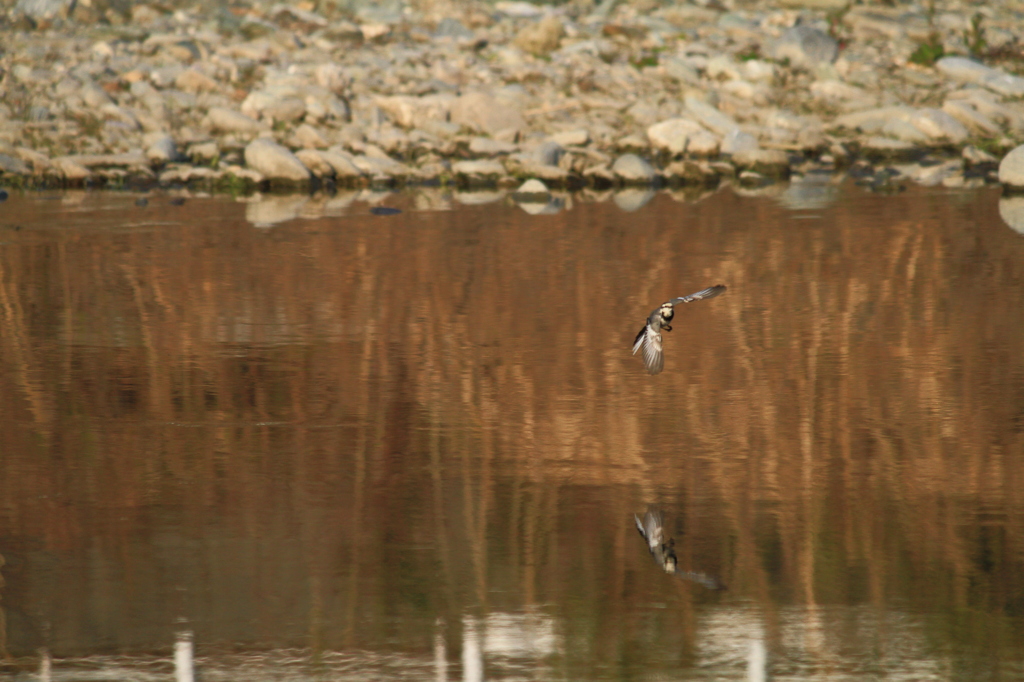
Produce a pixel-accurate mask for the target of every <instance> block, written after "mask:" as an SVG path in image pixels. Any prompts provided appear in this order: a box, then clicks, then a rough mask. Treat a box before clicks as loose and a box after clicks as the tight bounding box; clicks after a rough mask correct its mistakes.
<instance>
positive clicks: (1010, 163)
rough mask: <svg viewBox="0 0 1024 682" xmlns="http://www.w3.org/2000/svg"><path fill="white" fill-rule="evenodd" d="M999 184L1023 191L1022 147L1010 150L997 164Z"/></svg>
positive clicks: (1023, 165)
mask: <svg viewBox="0 0 1024 682" xmlns="http://www.w3.org/2000/svg"><path fill="white" fill-rule="evenodd" d="M999 182H1001V183H1003V184H1004V185H1009V186H1010V187H1015V188H1020V189H1024V145H1021V146H1019V147H1017V148H1016V149H1013V150H1011V151H1010V153H1009V154H1007V155H1006V156H1005V157H1003V160H1002V161H1000V162H999Z"/></svg>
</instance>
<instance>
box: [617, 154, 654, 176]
mask: <svg viewBox="0 0 1024 682" xmlns="http://www.w3.org/2000/svg"><path fill="white" fill-rule="evenodd" d="M612 172H613V173H614V174H615V175H616V177H618V178H619V179H621V180H623V181H625V182H630V183H652V182H654V177H655V173H654V167H653V166H651V164H649V163H647V161H645V160H643V159H641V158H640V157H639V156H637V155H636V154H623V155H622V156H620V157H619V158H617V159H615V163H614V164H612Z"/></svg>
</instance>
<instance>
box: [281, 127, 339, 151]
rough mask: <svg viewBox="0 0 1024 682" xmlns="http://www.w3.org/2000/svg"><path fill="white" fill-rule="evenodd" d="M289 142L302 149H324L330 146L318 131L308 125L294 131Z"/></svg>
mask: <svg viewBox="0 0 1024 682" xmlns="http://www.w3.org/2000/svg"><path fill="white" fill-rule="evenodd" d="M290 142H291V143H293V144H294V145H295V146H296V147H302V148H303V149H326V148H327V147H329V146H330V145H329V144H328V142H327V140H326V139H324V136H323V135H321V134H320V131H319V130H317V129H316V128H314V127H313V126H311V125H309V124H308V123H303V124H302V125H300V126H299V127H298V128H296V129H295V132H294V133H293V134H292V137H291V141H290Z"/></svg>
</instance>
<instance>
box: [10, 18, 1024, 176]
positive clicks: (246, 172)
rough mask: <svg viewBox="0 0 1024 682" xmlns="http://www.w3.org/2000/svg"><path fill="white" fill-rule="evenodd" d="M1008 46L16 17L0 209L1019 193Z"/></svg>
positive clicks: (816, 34) (984, 37) (854, 24)
mask: <svg viewBox="0 0 1024 682" xmlns="http://www.w3.org/2000/svg"><path fill="white" fill-rule="evenodd" d="M972 17H980V18H976V19H974V21H973V22H972ZM1022 21H1024V5H1018V4H1014V3H1011V2H997V3H989V4H986V5H985V6H974V5H968V4H967V3H963V2H944V3H936V4H935V5H934V6H926V5H915V4H900V5H897V6H895V7H888V6H885V5H881V4H865V5H846V4H845V3H837V2H836V1H835V0H782V1H781V2H778V3H777V5H776V6H772V7H764V6H763V5H762V4H761V3H758V4H757V5H756V6H755V5H754V4H744V3H741V2H732V1H729V2H726V1H724V0H705V1H704V2H698V3H674V2H656V1H654V0H634V1H632V2H627V1H625V0H623V1H621V2H615V0H604V1H603V2H601V3H600V4H594V3H592V2H587V1H586V0H575V1H573V2H569V3H567V4H560V5H557V6H538V5H532V4H528V3H525V2H497V3H493V4H492V3H484V2H472V1H458V2H456V1H451V2H443V1H438V2H434V1H431V0H423V1H420V2H413V1H409V2H398V1H391V2H375V3H362V4H361V3H353V2H348V3H345V2H340V3H328V2H324V3H320V4H317V3H313V2H299V3H296V4H294V5H284V4H261V3H259V2H247V1H246V0H242V1H241V2H239V3H233V4H228V5H202V6H186V5H181V6H180V7H176V6H174V5H168V4H164V3H159V4H158V3H151V4H150V3H138V4H131V3H127V2H125V3H120V4H119V3H116V2H113V0H110V1H109V2H107V1H106V0H104V1H102V2H100V1H98V0H92V2H84V1H83V0H79V1H78V2H77V3H73V2H67V1H66V0H19V1H18V2H17V3H16V4H9V5H8V7H7V8H6V9H5V10H4V13H3V19H2V22H0V45H2V46H3V47H2V48H0V50H2V54H0V184H2V185H5V186H112V187H124V186H129V187H147V186H162V187H177V186H187V187H194V188H203V189H207V190H211V189H212V190H219V191H251V190H254V189H263V190H266V189H274V188H280V189H299V190H308V189H310V188H312V189H316V188H332V187H356V188H358V187H397V186H406V185H437V184H447V185H454V186H456V187H458V188H460V189H467V188H469V189H471V188H488V187H498V188H512V187H518V186H519V185H521V184H522V183H523V182H524V181H525V180H527V179H537V180H539V181H541V182H543V184H544V187H546V188H550V189H580V188H597V189H602V188H608V187H618V186H626V185H638V186H668V187H677V186H717V185H718V184H719V183H721V182H722V181H723V180H725V181H730V182H735V183H737V184H740V185H742V186H746V187H762V186H765V185H768V184H771V183H773V182H774V181H775V180H778V179H781V178H788V177H791V176H794V177H796V178H797V180H799V179H800V178H803V177H806V176H808V174H815V173H821V172H829V171H832V170H835V169H848V170H849V171H850V172H851V173H853V174H855V175H856V176H857V177H858V178H860V179H861V180H862V182H864V183H865V184H868V185H869V186H877V187H878V188H879V189H882V190H884V189H886V188H888V187H891V186H892V183H893V181H894V179H900V178H906V179H908V180H910V181H913V182H919V183H922V184H942V185H945V186H948V187H971V186H981V185H984V184H986V183H995V182H1002V183H1004V184H1005V185H1007V186H1009V187H1024V149H1021V150H1020V151H1017V152H1015V153H1011V152H1012V151H1013V150H1015V149H1016V148H1017V147H1018V145H1019V144H1020V143H1021V142H1024V101H1022V98H1024V77H1020V76H1018V75H1016V72H1017V71H1021V72H1024V52H1022V45H1021V44H1020V43H1019V42H1018V41H1017V37H1016V36H1017V33H1019V31H1018V29H1019V27H1020V26H1021V25H1022ZM926 48H927V49H931V52H930V53H927V54H925V57H926V58H922V54H924V53H922V52H921V51H922V50H923V49H926ZM943 55H944V56H943ZM935 57H939V58H938V59H935ZM920 61H924V62H926V64H919V63H915V62H920ZM1004 157H1005V160H1004ZM1000 161H1002V164H1001V165H1000Z"/></svg>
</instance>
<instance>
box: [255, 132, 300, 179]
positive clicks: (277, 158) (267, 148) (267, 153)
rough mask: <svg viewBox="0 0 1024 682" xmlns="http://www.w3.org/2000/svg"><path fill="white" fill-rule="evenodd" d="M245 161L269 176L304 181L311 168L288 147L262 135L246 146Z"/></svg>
mask: <svg viewBox="0 0 1024 682" xmlns="http://www.w3.org/2000/svg"><path fill="white" fill-rule="evenodd" d="M245 163H246V164H247V165H248V166H249V167H250V168H252V169H254V170H256V171H258V172H259V173H261V174H263V175H264V176H265V177H267V178H271V179H280V180H291V181H294V182H303V181H305V180H309V170H308V169H307V168H306V167H305V166H304V165H303V164H302V162H301V161H299V159H298V157H296V156H295V154H293V153H292V152H291V151H290V150H288V149H287V148H286V147H282V146H281V145H279V144H278V143H276V142H274V141H273V140H270V139H267V138H264V137H261V138H259V139H256V140H253V141H252V142H250V143H249V145H248V146H247V147H246V148H245Z"/></svg>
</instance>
